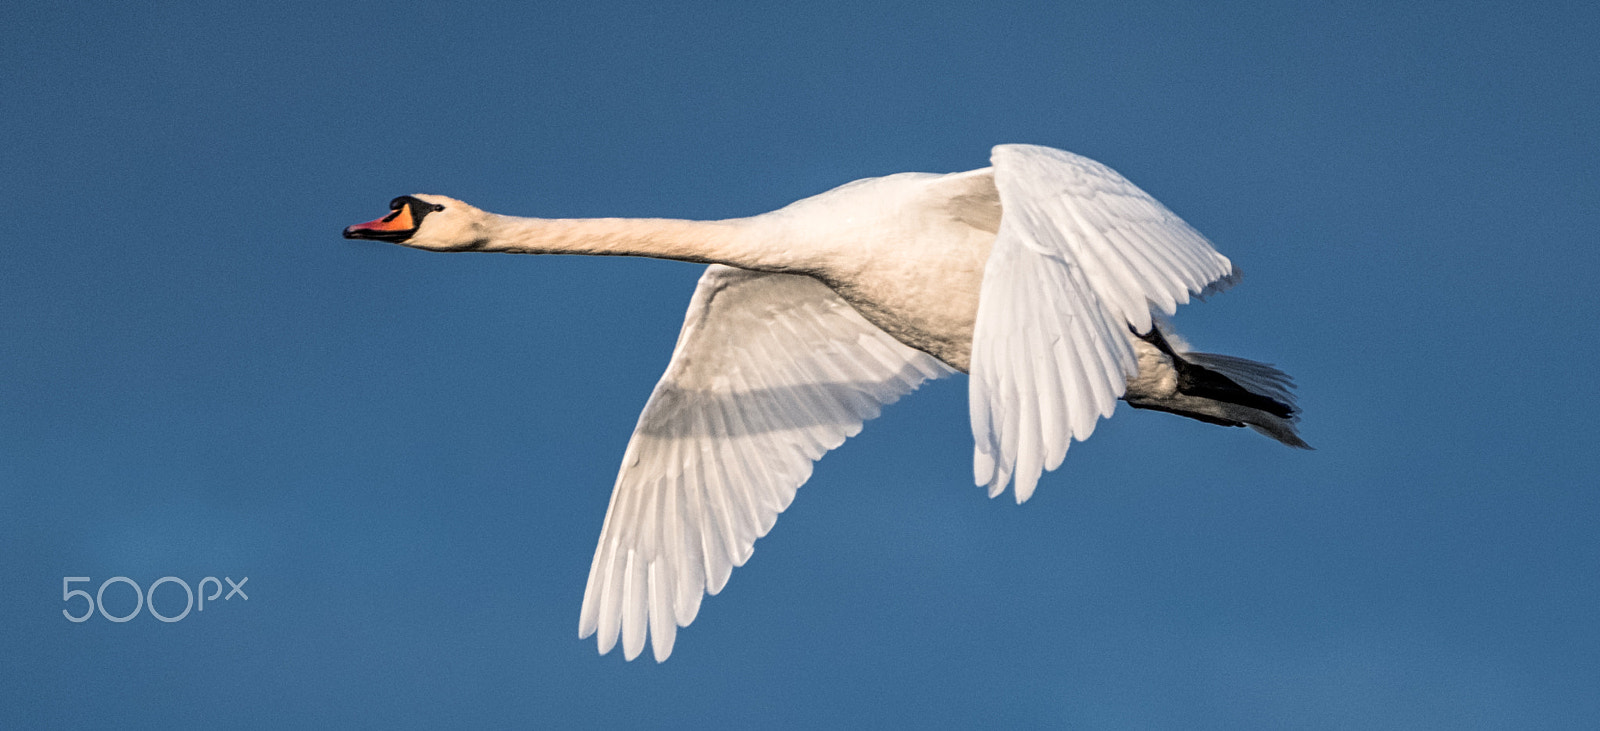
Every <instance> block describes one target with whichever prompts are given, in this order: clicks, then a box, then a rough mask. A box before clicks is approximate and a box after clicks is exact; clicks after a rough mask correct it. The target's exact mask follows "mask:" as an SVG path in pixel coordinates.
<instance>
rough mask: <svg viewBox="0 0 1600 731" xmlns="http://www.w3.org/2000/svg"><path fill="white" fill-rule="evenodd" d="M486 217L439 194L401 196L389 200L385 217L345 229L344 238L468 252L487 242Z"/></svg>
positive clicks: (476, 210)
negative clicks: (387, 213) (387, 212)
mask: <svg viewBox="0 0 1600 731" xmlns="http://www.w3.org/2000/svg"><path fill="white" fill-rule="evenodd" d="M487 218H488V214H486V213H484V212H483V211H481V210H478V209H477V208H473V207H472V206H470V205H467V204H466V203H462V202H461V201H458V200H456V199H454V198H446V197H444V196H442V195H424V194H421V193H418V194H416V195H403V196H400V197H399V198H396V199H394V200H392V201H389V215H387V216H384V217H383V218H378V219H374V220H371V221H368V222H366V223H358V224H356V225H354V226H348V227H346V228H345V230H344V237H345V238H347V239H371V240H373V241H387V242H389V243H392V244H400V245H402V246H409V247H412V248H415V249H431V250H433V251H470V250H472V249H476V248H480V247H482V246H484V245H485V244H487V243H488V235H487V234H486V232H485V228H484V223H485V222H486V219H487Z"/></svg>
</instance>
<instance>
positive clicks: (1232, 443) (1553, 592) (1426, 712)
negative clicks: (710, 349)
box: [0, 2, 1600, 728]
mask: <svg viewBox="0 0 1600 731" xmlns="http://www.w3.org/2000/svg"><path fill="white" fill-rule="evenodd" d="M101 5H102V7H95V8H91V7H88V6H84V5H81V4H78V5H74V4H61V3H30V4H13V5H12V6H10V7H8V8H7V10H6V13H5V15H6V22H5V23H4V24H3V25H0V93H3V97H0V98H4V99H5V103H4V110H3V111H0V139H3V140H4V141H5V144H4V145H0V201H4V205H5V210H4V228H3V232H4V233H3V234H0V556H3V557H4V560H0V726H8V727H9V726H15V727H19V728H20V727H44V726H53V727H64V726H80V727H94V726H110V725H119V726H121V725H127V726H136V727H137V726H179V727H183V726H198V725H201V724H213V725H227V726H260V727H272V728H283V727H292V726H296V725H309V724H313V723H315V724H317V725H356V726H382V727H419V728H437V727H441V726H450V725H472V726H479V727H529V726H536V725H544V724H552V723H559V724H561V725H564V726H572V727H581V726H592V727H615V726H617V725H618V724H629V725H650V726H695V727H718V726H727V727H750V726H753V725H757V724H761V725H777V726H790V727H819V726H824V725H836V724H849V725H867V724H873V725H882V724H886V723H907V724H909V723H915V724H917V725H921V726H953V727H973V726H977V725H987V724H1001V723H1003V724H1012V725H1033V726H1073V727H1099V728H1112V727H1145V728H1148V727H1161V726H1165V727H1207V726H1215V727H1226V728H1244V727H1262V728H1280V727H1285V726H1294V727H1312V728H1316V727H1394V728H1418V727H1450V728H1461V727H1474V726H1476V727H1545V728H1556V727H1588V726H1592V725H1593V724H1594V723H1596V722H1597V719H1600V695H1597V694H1596V693H1595V692H1594V688H1596V687H1600V660H1597V658H1600V624H1597V622H1596V621H1595V617H1596V613H1597V610H1600V583H1597V575H1600V573H1597V569H1600V537H1597V535H1596V530H1595V526H1596V524H1597V521H1600V486H1597V483H1600V480H1597V479H1596V478H1597V475H1600V459H1597V457H1596V454H1597V453H1600V450H1597V449H1596V448H1595V446H1594V445H1595V442H1596V438H1597V437H1600V418H1597V416H1596V407H1597V406H1600V404H1597V403H1596V402H1597V400H1600V399H1597V389H1596V388H1595V386H1594V385H1593V378H1592V375H1591V374H1592V371H1593V365H1592V364H1594V363H1595V362H1597V360H1600V345H1597V337H1596V334H1595V326H1594V323H1593V318H1594V312H1595V311H1596V305H1597V297H1596V295H1595V294H1594V291H1595V290H1594V284H1593V283H1594V282H1595V281H1597V278H1600V253H1597V250H1596V236H1595V232H1596V231H1597V230H1600V205H1597V204H1596V199H1597V193H1600V178H1597V177H1596V173H1595V171H1596V170H1597V169H1600V142H1597V140H1600V54H1596V53H1595V52H1594V39H1595V38H1596V37H1600V11H1596V10H1595V9H1594V8H1593V6H1592V5H1590V4H1580V3H1570V4H1537V5H1517V6H1514V7H1513V6H1511V5H1510V4H1507V5H1506V6H1504V7H1495V6H1488V5H1463V4H1459V3H1450V4H1438V5H1433V6H1425V5H1422V4H1407V5H1410V6H1411V7H1404V8H1402V7H1395V6H1396V5H1398V4H1391V3H1380V4H1371V5H1366V6H1357V5H1343V4H1341V5H1326V6H1325V5H1305V4H1293V5H1291V4H1268V5H1258V6H1250V5H1228V6H1225V7H1217V6H1212V5H1191V4H1174V5H1159V4H1114V5H1115V6H1116V7H1083V8H1077V7H1070V6H1069V5H1068V4H1064V3H1037V4H1032V5H1029V4H998V3H940V2H932V3H930V2H916V3H910V2H906V3H872V4H868V6H867V7H862V5H863V4H861V3H837V4H831V3H827V4H805V5H804V6H799V5H795V4H768V3H739V4H732V3H730V4H727V5H713V4H707V5H680V6H669V5H668V4H662V3H610V2H593V3H568V4H561V5H554V6H550V5H543V4H539V3H515V4H505V5H499V6H495V5H486V6H480V7H473V8H462V7H452V6H450V5H448V4H438V3H405V2H385V3H371V4H355V3H303V4H287V5H271V4H260V3H233V4H212V5H195V4H186V3H164V4H138V5H114V4H101ZM1004 142H1031V143H1037V144H1045V145H1051V146H1056V147H1061V148H1064V149H1068V150H1072V151H1075V152H1078V153H1081V154H1085V155H1088V156H1091V157H1094V158H1096V159H1099V160H1101V161H1103V162H1106V163H1107V164H1109V165H1111V166H1113V167H1115V168H1116V169H1118V170H1119V171H1121V172H1122V173H1123V174H1125V175H1127V176H1128V177H1129V178H1131V179H1132V180H1133V181H1135V182H1136V183H1138V184H1139V185H1141V186H1142V187H1144V188H1145V189H1146V190H1148V191H1150V192H1151V193H1152V194H1154V195H1155V196H1156V197H1157V198H1159V199H1160V200H1162V201H1163V202H1164V203H1166V204H1167V205H1168V206H1169V207H1171V208H1172V209H1173V210H1175V211H1177V212H1178V213H1179V214H1180V215H1182V216H1184V217H1185V218H1186V219H1187V220H1188V221H1189V222H1190V223H1192V224H1194V225H1195V226H1196V227H1197V228H1198V229H1199V230H1201V231H1202V232H1204V233H1205V234H1206V235H1207V236H1209V237H1210V238H1211V239H1212V240H1213V241H1214V242H1215V243H1216V245H1217V246H1218V248H1219V249H1220V250H1221V251H1222V252H1223V253H1225V254H1227V255H1228V256H1230V257H1231V258H1232V259H1233V260H1234V262H1235V263H1236V264H1237V265H1238V266H1239V267H1240V268H1241V269H1242V270H1243V271H1244V273H1245V280H1244V282H1243V284H1242V285H1241V286H1239V287H1238V288H1236V289H1235V290H1234V291H1232V292H1230V293H1228V294H1226V295H1224V296H1220V297H1217V298H1214V299H1212V300H1211V301H1209V302H1207V303H1204V304H1197V305H1192V306H1189V307H1187V308H1185V309H1183V310H1182V311H1180V313H1179V317H1178V320H1177V323H1178V325H1179V326H1180V329H1181V330H1182V332H1183V333H1184V334H1185V335H1186V336H1187V337H1188V338H1189V339H1190V340H1191V341H1192V342H1193V343H1194V344H1195V345H1196V346H1199V347H1201V348H1202V349H1207V350H1214V351H1218V352H1224V353H1229V354H1234V355H1240V356H1245V357H1250V358H1255V359H1260V360H1265V361H1271V362H1275V363H1277V364H1278V365H1279V366H1281V367H1283V368H1284V369H1285V370H1287V371H1289V372H1290V373H1292V374H1293V375H1294V376H1296V378H1297V379H1298V380H1299V382H1300V384H1301V403H1302V405H1303V406H1304V407H1305V411H1306V418H1305V421H1304V423H1303V432H1304V435H1305V436H1306V438H1307V439H1308V440H1309V441H1310V442H1312V443H1313V444H1314V445H1316V446H1317V447H1318V451H1316V452H1310V453H1305V452H1298V451H1294V450H1289V449H1285V448H1283V447H1281V446H1279V445H1277V444H1275V443H1273V442H1271V441H1269V440H1267V439H1264V438H1262V437H1260V436H1258V435H1255V434H1252V433H1248V432H1245V431H1243V430H1230V429H1219V428H1216V427H1211V426H1207V425H1204V424H1199V423H1195V422H1189V421H1185V420H1181V419H1177V418H1174V417H1170V416H1167V415H1163V414H1156V413H1149V412H1133V411H1132V410H1130V409H1126V408H1122V409H1119V411H1118V413H1117V415H1116V416H1115V417H1114V418H1113V419H1111V420H1110V421H1108V422H1105V423H1103V424H1102V426H1101V427H1100V428H1099V430H1098V431H1096V433H1095V436H1094V438H1093V439H1091V440H1090V441H1088V442H1086V443H1083V444H1078V445H1075V446H1074V447H1073V448H1072V450H1071V451H1070V452H1069V453H1068V456H1067V460H1066V463H1065V464H1064V465H1063V467H1062V468H1061V469H1060V470H1059V471H1057V472H1055V473H1052V474H1050V475H1048V476H1047V477H1046V478H1045V479H1044V481H1043V482H1042V483H1041V485H1040V487H1039V490H1038V493H1037V494H1036V496H1035V497H1034V498H1033V500H1032V501H1030V502H1029V503H1027V504H1026V505H1024V506H1021V507H1018V506H1016V505H1015V504H1013V503H1012V502H1010V500H1009V497H1008V498H1006V499H1002V500H994V501H991V500H988V499H986V498H985V497H984V496H983V493H982V491H981V490H980V489H978V488H975V487H973V486H971V484H970V474H971V466H970V454H971V437H970V434H969V432H968V426H967V412H966V385H965V379H964V378H961V377H958V378H953V379H949V380H946V381H942V382H939V383H935V384H932V385H930V386H927V387H925V388H924V389H923V390H922V391H920V392H919V393H917V394H915V395H914V396H912V397H909V398H907V399H905V400H903V401H901V402H900V403H899V404H897V405H895V406H894V407H892V408H890V409H887V410H886V413H885V414H884V416H883V417H881V418H880V419H879V420H877V421H874V422H872V423H871V424H869V425H868V427H867V429H866V430H865V431H864V432H863V434H862V435H861V436H860V437H858V438H856V439H854V440H851V441H850V442H849V443H847V444H846V445H845V447H843V448H842V449H840V450H838V451H837V452H835V453H833V454H831V455H830V456H829V457H827V458H826V459H824V460H823V461H822V462H821V463H820V464H819V465H818V468H817V470H816V473H815V475H814V476H813V478H812V479H811V481H810V482H809V483H808V484H807V485H806V486H805V487H804V488H803V489H802V490H801V491H800V493H799V496H798V498H797V499H796V501H795V504H794V506H793V507H792V508H791V509H790V510H789V511H788V512H787V513H786V514H785V515H784V516H783V517H782V518H781V519H780V520H779V522H778V525H777V527H776V528H775V529H774V531H773V532H772V534H771V535H769V536H768V537H767V538H764V539H763V540H761V541H760V542H759V543H758V544H757V550H756V553H755V556H754V558H753V559H752V560H751V561H750V563H749V564H748V565H746V566H745V567H744V568H742V569H739V570H738V571H736V572H735V574H734V576H733V580H732V581H731V583H730V584H729V586H728V588H727V589H726V590H725V591H724V592H723V593H722V594H721V595H719V596H717V597H713V598H710V599H708V600H707V601H706V603H705V605H704V609H703V611H702V612H701V614H700V616H699V618H698V619H697V621H696V622H695V623H694V624H693V625H692V626H691V627H689V628H688V629H686V630H683V631H682V632H680V633H679V635H678V644H677V649H676V651H675V652H674V654H673V656H672V659H671V660H670V661H668V662H667V663H666V664H664V665H659V666H658V665H656V664H655V663H653V662H650V661H648V660H645V661H639V662H634V663H624V662H623V661H622V659H621V657H620V655H619V653H613V654H612V655H608V656H605V657H600V656H597V655H596V654H595V649H594V644H593V642H592V640H591V641H579V640H578V639H577V637H576V629H577V617H578V607H579V602H580V599H581V596H582V591H583V586H584V578H585V576H586V573H587V571H588V568H589V562H590V558H591V556H592V551H593V549H594V543H595V539H596V536H597V535H598V531H599V527H600V522H601V519H602V518H603V515H604V511H605V506H606V501H607V499H608V496H609V491H610V487H611V481H612V479H613V477H614V476H615V474H616V468H617V464H618V460H619V459H620V456H621V453H622V448H623V446H624V445H625V443H626V441H627V438H628V434H629V432H630V430H631V428H632V426H633V424H634V421H635V419H636V418H637V415H638V411H639V409H640V407H641V406H642V405H643V403H644V400H645V398H646V396H647V395H648V393H649V391H650V388H651V386H652V385H653V384H654V382H655V379H656V378H657V376H658V375H659V374H660V371H661V369H662V368H663V367H664V366H665V364H666V361H667V358H668V355H669V353H670V349H671V346H672V342H673V339H674V338H675V336H676V333H677V329H678V326H679V324H680V323H681V317H682V312H683V308H684V306H685V304H686V303H687V300H688V297H689V293H690V292H691V291H692V289H693V285H694V280H695V279H696V277H697V276H698V274H699V269H700V268H699V267H696V266H691V265H687V264H681V263H673V262H659V261H645V260H590V259H581V258H570V257H540V258H535V257H516V256H500V255H438V254H429V253H424V252H418V251H411V250H404V249H401V248H398V247H388V246H381V245H377V244H372V243H367V242H348V241H345V240H342V239H340V238H339V236H338V233H339V230H340V229H341V228H342V227H343V226H345V225H347V224H350V223H355V222H358V221H363V220H367V219H369V218H372V217H373V216H375V215H377V214H379V213H381V212H382V211H383V209H384V206H385V204H386V202H387V201H388V200H389V198H391V197H393V196H395V195H399V194H403V193H411V192H435V193H442V194H447V195H451V196H454V197H458V198H462V199H465V200H468V201H470V202H473V203H474V204H476V205H478V206H480V207H483V208H486V209H489V210H493V211H497V212H503V213H512V214H521V215H539V216H550V217H556V216H562V217H565V216H602V215H604V216H671V217H683V218H722V217H730V216H744V215H751V214H755V213H759V212H762V211H765V210H770V209H773V208H777V207H779V206H781V205H783V204H785V203H787V202H789V201H792V200H795V199H798V198H801V197H805V196H807V195H811V194H815V193H818V192H821V191H823V190H825V189H828V188H830V187H833V186H835V185H838V184H840V183H844V182H846V181H849V180H853V179H856V178H861V177H867V176H874V175H882V174H887V173H892V172H899V171H906V170H919V171H931V172H947V171H956V170H967V169H972V168H977V167H982V166H984V165H986V164H987V154H988V149H989V147H990V146H992V145H994V144H998V143H1004ZM208 575H214V576H218V577H222V576H229V577H231V578H232V579H233V580H235V581H237V580H239V579H240V578H241V577H248V579H249V580H248V583H247V584H246V585H245V592H246V593H247V594H248V596H249V598H248V599H247V600H246V599H241V598H238V597H235V598H234V599H231V600H228V601H226V602H224V601H221V600H218V601H215V602H213V603H211V604H208V605H207V607H206V610H205V611H204V612H203V613H201V612H195V613H192V614H190V615H188V616H187V617H185V618H184V619H183V620H181V621H178V622H174V623H162V622H158V621H156V620H154V619H153V618H152V617H151V616H150V615H149V614H147V613H141V614H140V615H139V616H137V617H136V618H135V619H133V620H131V621H128V622H126V623H112V622H109V621H106V620H105V619H104V618H102V617H99V616H96V617H94V618H92V619H90V620H89V621H86V622H83V623H81V624H75V623H72V622H69V621H67V620H66V619H65V618H64V617H62V616H61V611H62V609H63V608H66V609H68V610H69V611H71V612H73V613H78V612H80V611H81V606H82V604H81V600H79V599H75V600H74V601H73V602H70V603H63V602H62V601H61V583H62V578H63V577H67V576H86V577H91V581H90V582H86V583H80V584H75V585H74V586H73V588H88V589H90V590H91V593H93V590H95V589H98V587H99V586H100V584H101V582H103V581H104V580H106V579H108V578H110V577H113V576H127V577H130V578H131V579H132V580H134V581H136V582H137V583H138V584H139V585H141V586H144V587H148V586H149V585H150V584H152V583H153V582H155V581H156V580H157V579H159V578H161V577H163V576H176V577H179V578H182V579H184V580H185V581H187V582H188V583H189V584H190V585H193V584H195V583H197V582H198V580H199V579H200V578H201V577H204V576H208ZM119 592H121V593H119ZM161 592H162V593H160V594H159V595H158V596H159V606H160V608H161V609H162V611H163V613H165V614H168V615H172V614H175V613H176V611H177V609H178V607H179V602H180V601H181V599H180V597H181V594H180V593H178V590H177V588H176V587H174V586H170V585H169V586H164V587H162V589H161ZM105 596H106V599H107V604H108V605H109V606H110V607H111V610H112V611H113V612H114V613H117V612H124V611H127V610H129V609H131V608H132V592H131V591H129V590H128V587H126V586H118V585H113V586H112V587H111V588H108V589H107V590H106V594H105ZM118 597H121V598H120V599H119V598H118ZM118 602H123V603H121V604H119V603H118Z"/></svg>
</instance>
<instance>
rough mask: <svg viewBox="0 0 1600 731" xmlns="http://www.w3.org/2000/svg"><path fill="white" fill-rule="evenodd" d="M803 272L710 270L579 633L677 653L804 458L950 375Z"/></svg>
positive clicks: (629, 467)
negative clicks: (686, 629) (679, 637)
mask: <svg viewBox="0 0 1600 731" xmlns="http://www.w3.org/2000/svg"><path fill="white" fill-rule="evenodd" d="M950 372H951V371H950V369H949V368H947V367H946V366H945V365H944V364H942V363H940V362H939V361H937V360H935V359H934V358H933V357H932V356H929V355H927V354H926V353H922V352H921V351H917V350H914V349H912V348H909V347H907V346H905V345H902V344H900V343H899V342H897V341H896V340H895V339H894V338H892V337H890V336H889V335H888V333H885V332H883V331H882V330H880V329H878V328H877V327H876V326H874V325H872V324H871V323H869V322H867V321H866V319H865V318H863V317H862V316H861V315H860V314H859V313H857V312H856V311H855V310H854V309H853V308H852V307H851V306H850V305H849V304H847V303H846V302H845V301H844V300H843V299H840V298H839V296H838V295H837V294H834V292H833V290H830V289H828V287H827V286H826V285H824V284H822V283H821V282H819V281H817V280H815V279H812V278H810V277H804V276H797V275H787V274H764V273H757V272H751V271H745V270H742V269H735V268H732V267H726V266H720V265H715V266H712V267H710V268H708V269H707V270H706V273H705V275H704V276H703V277H701V278H700V284H699V286H698V288H696V290H695V293H694V299H693V301H692V302H691V303H690V304H689V312H688V315H687V316H686V318H685V320H684V324H683V330H682V331H681V332H680V333H679V335H678V344H677V346H676V348H674V350H673V353H672V362H671V363H670V364H669V365H668V366H667V371H666V373H665V374H663V375H662V376H661V381H660V382H659V383H657V384H656V388H655V391H654V392H653V393H651V395H650V401H649V403H647V404H646V405H645V407H644V413H642V414H641V415H640V416H639V424H638V426H637V427H636V428H635V430H634V433H633V438H632V439H631V440H630V441H629V442H628V449H627V451H626V452H625V453H624V454H623V458H622V469H621V470H620V472H619V473H618V474H617V483H616V487H615V488H614V490H613V492H612V494H611V505H610V507H609V508H608V509H607V511H606V520H605V525H604V527H603V528H601V530H600V545H599V547H598V548H596V550H595V556H594V563H593V564H592V565H591V566H590V569H589V584H588V587H587V588H586V589H585V590H584V595H583V610H582V615H581V617H580V619H579V623H578V635H579V637H588V636H589V635H591V634H595V633H596V632H598V637H597V641H598V643H599V647H600V652H601V653H602V654H603V653H606V652H609V651H610V650H611V648H612V647H613V646H615V645H616V642H617V638H618V636H619V634H620V636H621V638H622V646H623V653H624V654H625V655H626V656H627V658H628V659H629V660H632V659H634V658H635V657H637V656H638V655H639V653H640V652H641V651H642V650H643V649H644V641H645V636H646V630H647V628H648V634H649V636H650V638H651V645H652V648H653V650H654V653H655V658H656V660H657V661H658V662H659V661H662V660H665V659H667V656H668V655H670V654H671V653H672V644H673V640H674V638H675V636H676V632H677V628H678V627H682V626H687V625H688V624H689V623H690V622H692V621H693V620H694V618H695V615H696V614H697V613H698V612H699V610H700V600H701V598H702V596H703V595H704V594H706V593H710V594H716V593H717V592H719V591H721V590H722V587H723V585H724V584H726V583H727V581H728V575H729V574H730V573H731V572H732V570H733V567H735V566H742V565H743V564H744V562H745V561H746V560H748V559H749V558H750V555H751V553H752V551H753V549H754V544H755V541H756V539H757V538H760V537H762V536H764V535H766V534H767V531H768V530H770V529H771V528H772V524H773V523H774V522H775V521H776V520H777V517H778V513H781V512H783V510H784V509H785V508H787V507H789V503H790V501H792V500H793V499H794V494H795V490H796V489H797V488H799V487H800V485H801V484H803V483H804V482H805V481H806V479H807V478H809V477H810V476H811V463H812V462H813V461H815V460H816V459H818V458H820V457H821V456H822V455H823V454H824V453H825V452H827V451H828V450H830V449H833V448H835V447H837V446H839V445H840V444H842V443H844V440H845V439H846V438H847V437H851V436H855V435H856V434H857V433H859V432H860V431H861V425H862V423H863V422H864V421H866V420H868V419H872V418H873V417H876V416H877V415H878V412H879V409H880V407H881V406H882V405H885V404H889V403H893V402H894V401H895V400H897V399H898V398H899V397H900V396H902V395H904V394H906V393H908V392H910V391H911V390H913V389H915V388H916V387H917V386H918V385H920V384H921V383H922V382H923V381H925V380H927V379H930V378H938V377H940V376H943V375H945V374H948V373H950Z"/></svg>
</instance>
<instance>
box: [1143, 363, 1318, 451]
mask: <svg viewBox="0 0 1600 731" xmlns="http://www.w3.org/2000/svg"><path fill="white" fill-rule="evenodd" d="M1173 363H1174V365H1176V366H1177V369H1178V390H1179V391H1180V392H1181V393H1184V394H1187V395H1190V396H1198V397H1201V398H1208V399H1212V400H1215V401H1220V402H1223V403H1225V404H1232V405H1234V406H1236V407H1240V408H1238V409H1225V410H1226V411H1227V412H1229V416H1232V417H1234V418H1235V419H1236V420H1237V421H1240V422H1242V423H1243V424H1244V425H1245V426H1248V427H1250V428H1251V429H1254V430H1256V431H1258V432H1260V433H1262V434H1265V435H1267V436H1269V437H1271V438H1273V439H1276V440H1278V441H1280V442H1282V443H1284V444H1287V445H1289V446H1291V447H1297V448H1299V449H1311V448H1312V447H1311V445H1309V444H1306V443H1305V440H1303V439H1301V438H1300V434H1299V433H1298V432H1297V431H1296V429H1295V425H1296V423H1297V422H1299V421H1300V409H1299V407H1297V406H1296V405H1295V399H1294V379H1293V378H1290V377H1289V374H1287V373H1284V372H1283V371H1280V370H1278V369H1276V368H1273V367H1272V366H1270V365H1267V364H1266V363H1257V362H1255V361H1253V360H1246V359H1244V358H1235V357H1233V356H1230V355H1215V354H1212V353H1183V354H1181V355H1179V356H1178V357H1176V358H1174V359H1173ZM1185 381H1189V384H1188V385H1186V384H1185V383H1184V382H1185Z"/></svg>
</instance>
